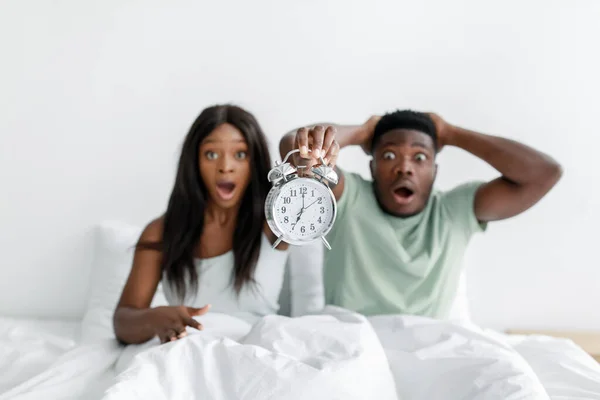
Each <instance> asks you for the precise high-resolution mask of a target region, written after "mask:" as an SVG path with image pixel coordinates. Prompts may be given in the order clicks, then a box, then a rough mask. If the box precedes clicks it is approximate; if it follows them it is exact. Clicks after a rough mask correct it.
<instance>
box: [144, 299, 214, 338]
mask: <svg viewBox="0 0 600 400" xmlns="http://www.w3.org/2000/svg"><path fill="white" fill-rule="evenodd" d="M209 308H210V305H206V306H204V307H202V308H194V307H185V306H177V307H170V306H167V307H156V308H153V309H151V310H150V313H151V317H150V323H151V324H152V327H153V329H154V331H155V333H156V335H158V338H159V339H160V342H161V343H167V342H171V341H174V340H177V339H181V338H182V337H185V336H186V335H187V332H186V330H185V329H186V326H191V327H192V328H196V329H198V330H202V324H201V323H199V322H198V321H196V320H195V319H194V318H193V317H197V316H200V315H204V314H206V313H207V312H208V310H209Z"/></svg>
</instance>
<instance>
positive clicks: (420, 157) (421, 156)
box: [415, 153, 427, 161]
mask: <svg viewBox="0 0 600 400" xmlns="http://www.w3.org/2000/svg"><path fill="white" fill-rule="evenodd" d="M415 160H417V161H425V160H427V155H426V154H423V153H419V154H417V155H416V156H415Z"/></svg>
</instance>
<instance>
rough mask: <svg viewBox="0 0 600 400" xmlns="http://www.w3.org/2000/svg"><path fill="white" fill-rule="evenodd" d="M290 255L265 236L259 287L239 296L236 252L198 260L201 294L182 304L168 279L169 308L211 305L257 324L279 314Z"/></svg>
mask: <svg viewBox="0 0 600 400" xmlns="http://www.w3.org/2000/svg"><path fill="white" fill-rule="evenodd" d="M287 257H288V252H287V251H281V250H275V249H273V248H272V247H271V243H270V241H269V239H268V238H267V237H266V235H265V234H264V233H263V235H262V239H261V246H260V253H259V256H258V262H257V264H256V269H255V271H254V280H255V281H256V284H254V285H252V284H245V285H244V286H243V287H242V290H241V291H240V293H239V295H236V292H235V290H234V288H233V284H232V280H231V277H232V272H233V264H234V256H233V251H232V250H230V251H228V252H227V253H225V254H221V255H220V256H216V257H210V258H203V259H196V260H195V265H196V270H197V271H198V291H197V292H196V293H188V294H186V299H185V301H184V302H183V303H182V302H181V301H180V300H179V298H178V296H177V293H176V291H175V290H174V289H173V288H171V285H169V284H168V282H167V280H166V279H164V283H163V290H164V293H165V297H166V299H167V301H168V302H169V305H172V306H175V305H182V304H184V305H186V306H189V307H203V306H205V305H206V304H211V311H213V312H219V313H224V314H229V315H234V316H237V317H240V318H244V319H246V320H248V321H249V322H253V321H254V320H256V319H257V318H259V317H261V316H264V315H268V314H276V313H277V311H278V310H279V293H280V292H281V287H282V285H283V277H284V273H285V265H286V261H287Z"/></svg>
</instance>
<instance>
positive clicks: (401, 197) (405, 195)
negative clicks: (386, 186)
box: [393, 185, 415, 204]
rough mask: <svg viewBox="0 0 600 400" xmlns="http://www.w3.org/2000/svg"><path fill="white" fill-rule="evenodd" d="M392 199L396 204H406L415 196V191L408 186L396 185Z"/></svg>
mask: <svg viewBox="0 0 600 400" xmlns="http://www.w3.org/2000/svg"><path fill="white" fill-rule="evenodd" d="M393 195H394V200H395V201H396V203H398V204H408V203H410V202H411V200H412V199H413V198H414V197H415V191H414V190H413V189H412V188H410V187H408V186H404V185H402V186H399V187H396V188H395V189H394V191H393Z"/></svg>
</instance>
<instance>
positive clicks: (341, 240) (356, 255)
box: [324, 173, 485, 318]
mask: <svg viewBox="0 0 600 400" xmlns="http://www.w3.org/2000/svg"><path fill="white" fill-rule="evenodd" d="M344 177H345V185H344V192H343V194H342V197H341V199H340V201H339V202H338V214H337V218H336V222H335V225H334V227H333V228H332V230H331V232H330V233H329V234H328V236H327V239H328V241H329V243H330V244H331V247H332V250H329V251H327V250H325V267H324V268H325V269H324V280H325V295H326V302H327V304H333V305H337V306H340V307H344V308H347V309H350V310H354V311H356V312H359V313H361V314H365V315H377V314H413V315H423V316H429V317H434V318H443V317H445V316H446V315H447V314H448V312H449V309H450V307H451V305H452V302H453V299H454V296H455V294H456V290H457V287H458V282H459V278H460V274H461V272H462V259H463V255H464V252H465V250H466V248H467V245H468V243H469V240H470V238H471V236H472V235H473V234H474V233H476V232H480V231H484V230H485V224H480V223H479V222H478V221H477V218H476V217H475V213H474V207H473V203H474V197H475V192H476V191H477V188H478V187H479V185H480V184H481V183H480V182H471V183H467V184H464V185H461V186H458V187H456V188H455V189H453V190H450V191H448V192H440V191H435V190H434V191H432V194H431V197H430V199H429V201H428V203H427V206H426V207H425V209H424V210H423V211H422V212H421V213H419V214H417V215H414V216H411V217H408V218H398V217H394V216H391V215H389V214H386V213H384V212H383V211H382V210H381V208H380V207H379V204H378V203H377V200H376V198H375V194H374V192H373V188H372V182H371V181H367V180H365V179H363V178H362V177H361V176H360V175H358V174H353V173H344Z"/></svg>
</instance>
